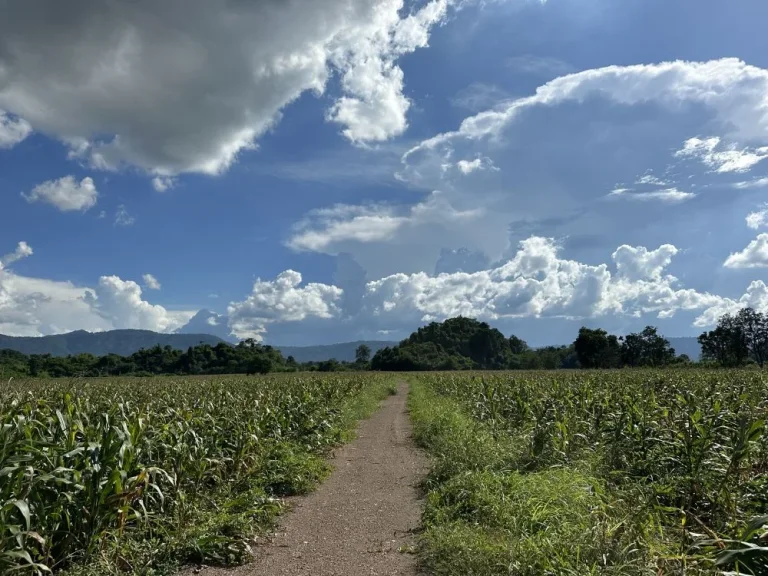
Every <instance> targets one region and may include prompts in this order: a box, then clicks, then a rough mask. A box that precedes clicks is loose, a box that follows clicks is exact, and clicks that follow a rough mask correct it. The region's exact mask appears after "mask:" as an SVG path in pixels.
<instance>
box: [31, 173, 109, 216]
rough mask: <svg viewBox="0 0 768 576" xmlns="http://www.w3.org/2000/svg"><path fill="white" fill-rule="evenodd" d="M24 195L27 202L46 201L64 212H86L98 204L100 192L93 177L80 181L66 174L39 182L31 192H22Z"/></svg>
mask: <svg viewBox="0 0 768 576" xmlns="http://www.w3.org/2000/svg"><path fill="white" fill-rule="evenodd" d="M22 196H23V197H24V198H25V199H26V200H27V202H45V203H47V204H51V205H52V206H55V207H56V208H58V209H59V210H61V211H62V212H70V211H75V210H81V211H83V212H85V211H86V210H88V209H90V208H92V207H93V206H94V205H95V204H96V199H97V198H98V192H97V191H96V185H95V184H94V183H93V179H91V178H88V177H86V178H83V179H82V180H81V181H80V182H79V183H78V182H77V180H75V177H74V176H64V177H63V178H59V179H58V180H47V181H46V182H43V183H42V184H38V185H37V186H35V187H34V188H33V189H32V191H31V192H30V193H29V194H24V193H22Z"/></svg>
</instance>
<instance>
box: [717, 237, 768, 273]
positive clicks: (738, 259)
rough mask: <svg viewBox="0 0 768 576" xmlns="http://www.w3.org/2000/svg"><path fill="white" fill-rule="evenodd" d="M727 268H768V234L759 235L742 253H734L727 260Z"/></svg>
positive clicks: (725, 263)
mask: <svg viewBox="0 0 768 576" xmlns="http://www.w3.org/2000/svg"><path fill="white" fill-rule="evenodd" d="M723 266H725V267H726V268H766V267H768V234H766V233H763V234H758V235H757V238H755V239H754V240H752V242H750V243H749V244H747V247H746V248H744V250H742V251H741V252H734V253H732V254H731V255H730V256H728V258H726V259H725V262H724V263H723Z"/></svg>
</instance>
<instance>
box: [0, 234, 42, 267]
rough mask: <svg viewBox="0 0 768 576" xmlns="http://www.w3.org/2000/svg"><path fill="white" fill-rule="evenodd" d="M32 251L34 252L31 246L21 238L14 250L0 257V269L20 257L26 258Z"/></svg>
mask: <svg viewBox="0 0 768 576" xmlns="http://www.w3.org/2000/svg"><path fill="white" fill-rule="evenodd" d="M33 253H34V252H33V251H32V248H31V247H30V245H29V244H27V243H26V242H24V241H23V240H22V241H21V242H19V243H18V245H17V246H16V250H14V251H13V252H11V253H10V254H6V255H5V256H3V257H1V258H0V270H2V269H3V268H7V267H8V266H10V265H11V264H13V263H14V262H16V261H18V260H21V259H22V258H27V257H28V256H32V254H33Z"/></svg>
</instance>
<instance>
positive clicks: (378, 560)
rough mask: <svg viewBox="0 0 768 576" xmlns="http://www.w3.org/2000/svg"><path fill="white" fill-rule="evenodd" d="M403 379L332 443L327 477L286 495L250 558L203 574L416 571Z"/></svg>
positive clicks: (414, 455)
mask: <svg viewBox="0 0 768 576" xmlns="http://www.w3.org/2000/svg"><path fill="white" fill-rule="evenodd" d="M407 393H408V387H407V384H405V383H401V384H400V386H399V389H398V392H397V394H396V395H394V396H390V397H389V398H387V399H386V400H385V401H384V402H383V403H382V406H381V408H380V409H379V410H378V412H376V413H375V414H374V415H373V416H372V417H371V418H370V419H368V420H366V421H364V422H362V423H361V424H360V426H359V429H358V436H357V438H356V439H355V440H354V441H353V442H352V443H350V444H347V445H346V446H343V447H341V448H340V449H338V450H337V451H336V452H335V454H334V457H333V458H332V460H331V463H332V464H333V465H334V471H333V473H332V474H331V476H330V477H329V478H328V479H327V480H326V481H325V482H324V483H323V484H322V485H321V486H320V487H319V488H318V489H317V490H316V491H315V492H313V493H312V494H310V495H308V496H306V497H301V498H296V499H293V501H292V506H291V510H290V511H289V512H288V513H287V514H286V515H285V516H284V517H283V518H282V521H281V523H280V528H279V529H278V531H277V532H276V533H275V534H274V535H273V536H272V537H271V538H268V539H265V541H264V542H262V543H260V544H259V545H258V546H256V548H255V557H254V561H253V562H252V563H251V564H247V565H245V566H240V567H238V568H233V569H221V568H204V569H202V570H200V571H198V570H196V571H195V572H197V573H198V574H204V575H206V576H247V575H253V576H256V575H258V576H278V575H290V576H310V575H311V576H384V575H386V576H393V575H410V576H414V575H415V574H416V573H417V572H416V559H415V556H414V555H413V554H412V553H409V551H410V550H412V546H413V545H414V543H415V535H414V531H415V530H416V529H417V528H418V526H419V521H420V517H421V512H422V508H423V503H422V501H421V495H420V492H419V490H418V487H417V486H418V483H419V481H420V480H421V478H422V477H423V475H424V474H425V473H426V470H427V462H426V457H425V456H424V455H423V454H422V453H420V452H419V451H418V450H417V449H416V447H415V445H414V444H413V441H412V439H411V424H410V420H409V418H408V413H407V411H406V397H407Z"/></svg>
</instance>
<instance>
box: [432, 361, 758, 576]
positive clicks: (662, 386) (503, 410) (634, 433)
mask: <svg viewBox="0 0 768 576" xmlns="http://www.w3.org/2000/svg"><path fill="white" fill-rule="evenodd" d="M419 381H420V382H422V383H423V384H424V385H426V386H428V389H429V390H431V391H432V392H431V393H434V394H436V398H445V399H448V400H450V401H453V402H455V403H456V404H457V405H458V406H459V407H460V409H461V410H462V411H463V413H465V414H466V415H467V416H469V417H471V419H472V421H473V422H475V423H476V425H475V427H474V428H473V431H472V432H471V434H468V439H467V441H466V442H464V444H467V445H468V444H470V443H474V444H473V445H474V448H471V450H472V451H473V452H474V454H470V455H468V456H463V455H462V454H460V453H459V452H458V450H459V449H456V450H457V452H456V454H455V455H454V456H452V457H451V458H445V459H444V462H443V464H442V466H438V467H437V468H436V470H435V471H434V472H433V475H432V478H431V482H432V487H433V488H434V490H433V493H432V494H430V499H429V502H430V504H429V505H428V510H427V513H426V518H427V520H430V521H431V522H432V523H433V524H434V525H435V526H437V527H438V528H441V527H445V526H447V525H448V524H449V523H451V522H458V524H452V526H454V528H455V527H456V526H459V525H461V526H472V527H476V526H486V527H488V528H489V529H493V530H499V529H502V530H508V532H507V534H508V535H509V534H513V533H514V534H516V535H517V536H516V537H517V538H518V539H520V540H521V541H522V539H523V538H528V540H526V542H534V543H535V546H536V547H537V548H536V550H539V551H540V550H543V549H544V548H543V547H542V546H543V544H542V542H544V541H545V539H546V538H550V539H551V541H552V542H556V544H557V545H552V546H551V547H550V552H548V554H550V555H556V554H560V553H562V556H563V559H562V562H561V563H560V564H557V562H560V561H559V560H553V559H551V558H550V559H547V560H545V561H543V562H542V564H541V565H540V567H539V572H538V573H552V574H555V573H557V574H566V573H571V570H572V571H573V573H601V574H602V573H611V574H613V573H615V574H716V573H726V574H736V573H739V574H768V432H766V418H768V379H767V378H766V376H764V374H763V373H762V372H761V371H747V370H741V371H739V370H733V371H726V370H656V371H654V370H637V371H635V370H623V371H619V370H617V371H594V372H590V371H583V372H562V371H561V372H530V373H441V374H431V375H424V376H419ZM446 421H447V420H446ZM440 426H443V428H444V429H446V430H450V428H445V426H447V425H446V424H439V423H438V424H434V423H433V424H432V427H433V430H432V431H429V430H427V431H426V432H424V434H425V435H427V436H428V435H429V434H433V435H437V434H439V430H441V429H442V428H440ZM425 429H426V428H425ZM457 429H458V428H457ZM435 430H437V432H435ZM483 434H485V436H483ZM486 438H487V439H486ZM483 439H486V440H483ZM483 442H485V444H487V445H492V446H493V449H487V452H488V454H489V456H487V457H484V456H482V454H483V451H484V450H486V448H484V447H483ZM433 443H434V441H433ZM444 444H445V443H444ZM445 445H446V446H449V448H444V449H443V451H444V452H445V453H449V452H450V444H445ZM462 449H463V448H462ZM466 450H470V449H469V448H467V449H466ZM478 454H480V456H478ZM462 458H464V460H465V461H466V462H467V464H462ZM482 458H485V460H482ZM483 468H485V470H479V471H478V469H483ZM488 470H490V471H491V472H492V476H489V475H488ZM472 475H476V480H474V481H470V480H468V479H467V478H470V477H472ZM545 485H547V486H548V488H547V490H549V492H546V493H544V492H543V490H544V488H543V487H544V486H545ZM499 486H502V487H503V486H507V487H508V488H507V489H502V488H499ZM526 490H529V491H530V492H525V491H526ZM513 491H514V492H515V494H512V492H513ZM526 493H530V494H532V495H533V496H531V498H537V499H538V500H536V502H537V503H538V504H537V505H536V506H533V505H528V504H526V503H524V502H523V503H522V504H521V503H520V502H517V503H516V504H515V503H514V502H516V500H515V499H516V498H518V499H519V498H524V497H525V496H521V495H522V494H526ZM493 494H496V496H493ZM568 498H571V500H568ZM585 499H588V502H587V501H586V500H585ZM556 500H558V501H560V500H562V502H563V507H562V509H561V511H560V512H559V515H557V516H556V517H554V516H553V517H551V518H548V519H546V520H531V521H530V522H529V523H528V524H526V521H527V520H526V519H525V518H520V517H519V515H518V517H516V518H507V519H506V520H503V521H502V520H498V518H506V516H504V514H505V512H504V508H505V506H507V507H509V506H522V508H520V509H522V510H530V512H528V513H529V514H531V515H536V514H542V517H544V518H546V514H544V513H543V512H541V511H542V510H543V509H544V508H546V506H549V505H551V503H552V502H554V501H556ZM473 502H482V504H477V505H475V504H473ZM583 502H586V503H584V505H583V507H582V503H583ZM526 506H528V507H527V508H526ZM570 511H578V512H579V513H578V517H572V516H573V515H572V514H571V515H570V516H569V514H570ZM569 518H570V520H569ZM569 521H572V522H574V524H577V523H578V525H579V526H578V529H577V530H574V531H571V532H567V526H566V527H563V526H560V525H562V524H566V523H568V522H569ZM522 525H525V528H524V529H523V528H520V526H522ZM473 529H474V528H473ZM523 532H524V534H523ZM436 534H438V536H440V537H441V538H442V537H443V535H444V534H445V533H444V532H439V533H438V532H436ZM494 534H495V535H494V538H496V537H497V536H498V532H494ZM542 534H545V536H542ZM547 534H548V536H547ZM555 534H563V535H564V536H563V538H562V539H561V540H557V537H556V536H555ZM566 535H567V536H566ZM446 538H447V536H446ZM444 540H445V542H448V541H449V540H447V539H444ZM464 540H465V541H466V538H465V539H464ZM434 541H435V542H437V543H438V544H440V545H442V544H441V542H442V540H439V539H437V538H436V539H435V540H434ZM489 542H490V540H489ZM493 542H494V545H495V543H497V542H498V540H493ZM484 545H485V544H484ZM436 546H437V544H436ZM532 546H533V545H532ZM446 549H447V548H446ZM488 549H490V546H489V547H488ZM516 550H517V552H518V553H519V552H520V549H519V548H518V549H516ZM528 553H530V554H531V555H530V556H529V560H528V563H529V565H531V566H533V565H534V559H533V558H534V557H535V555H536V554H537V553H539V552H536V551H533V552H531V551H530V550H529V551H528ZM512 556H514V554H513V555H512ZM567 556H570V557H569V558H568V557H567ZM577 557H578V561H575V560H574V558H577ZM516 561H517V560H516V559H515V558H512V560H509V558H507V559H506V560H505V562H508V564H507V565H506V567H505V568H503V569H499V570H498V571H497V572H496V571H493V570H492V569H489V572H488V573H494V574H495V573H499V574H501V573H504V574H507V573H509V574H518V573H519V574H524V573H528V572H526V570H525V568H524V567H522V565H521V567H520V568H518V569H515V570H513V569H512V568H510V566H512V565H513V564H514V562H516ZM489 565H490V564H489ZM553 566H554V568H553ZM557 566H559V568H558V567H557ZM574 567H576V568H574ZM579 567H580V568H579ZM466 570H469V569H466ZM435 573H438V571H436V572H435ZM440 573H442V572H440ZM444 573H446V574H448V573H451V572H450V569H449V570H447V571H445V572H444ZM478 573H479V572H478ZM530 573H537V571H536V570H533V571H531V572H530Z"/></svg>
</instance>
